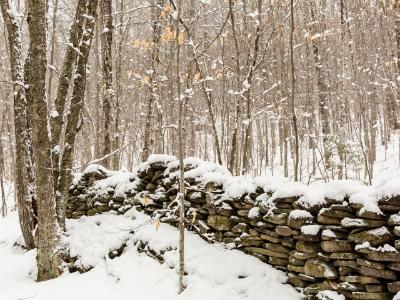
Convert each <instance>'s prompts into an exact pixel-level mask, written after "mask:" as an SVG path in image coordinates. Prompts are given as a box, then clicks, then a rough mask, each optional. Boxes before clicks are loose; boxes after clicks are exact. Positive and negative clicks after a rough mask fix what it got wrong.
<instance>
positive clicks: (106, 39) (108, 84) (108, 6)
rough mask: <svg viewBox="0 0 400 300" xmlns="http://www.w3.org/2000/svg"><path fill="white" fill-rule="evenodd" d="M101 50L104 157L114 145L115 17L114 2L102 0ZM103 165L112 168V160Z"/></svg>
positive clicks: (105, 160)
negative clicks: (113, 57)
mask: <svg viewBox="0 0 400 300" xmlns="http://www.w3.org/2000/svg"><path fill="white" fill-rule="evenodd" d="M100 13H101V21H102V22H101V24H102V26H101V29H102V31H101V49H102V61H103V66H102V70H103V81H104V94H103V113H104V123H103V124H104V131H103V134H104V140H103V153H102V154H103V156H105V155H107V154H109V153H110V152H111V145H112V132H111V131H112V124H113V121H112V105H113V99H114V90H113V78H112V77H113V66H112V64H113V61H112V43H113V29H114V27H113V17H112V0H101V2H100ZM102 164H103V165H104V167H106V168H110V158H106V159H104V160H102Z"/></svg>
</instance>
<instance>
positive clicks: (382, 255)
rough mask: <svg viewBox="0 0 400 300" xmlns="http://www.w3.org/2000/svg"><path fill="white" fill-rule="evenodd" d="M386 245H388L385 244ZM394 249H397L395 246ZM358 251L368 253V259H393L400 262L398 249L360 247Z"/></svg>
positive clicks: (392, 260)
mask: <svg viewBox="0 0 400 300" xmlns="http://www.w3.org/2000/svg"><path fill="white" fill-rule="evenodd" d="M385 246H386V245H385ZM393 250H396V249H394V248H393ZM356 251H358V252H360V253H364V254H366V257H367V259H370V260H375V261H391V262H400V253H399V252H398V251H397V250H396V251H383V249H382V250H381V249H376V248H370V247H369V248H360V249H357V248H356Z"/></svg>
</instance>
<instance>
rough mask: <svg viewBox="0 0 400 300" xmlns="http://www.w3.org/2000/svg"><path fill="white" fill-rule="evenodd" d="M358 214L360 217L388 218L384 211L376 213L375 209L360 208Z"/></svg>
mask: <svg viewBox="0 0 400 300" xmlns="http://www.w3.org/2000/svg"><path fill="white" fill-rule="evenodd" d="M356 215H357V217H359V218H362V219H371V220H384V219H385V218H386V217H385V215H384V214H382V213H376V212H373V211H368V210H366V209H359V210H358V211H357V213H356Z"/></svg>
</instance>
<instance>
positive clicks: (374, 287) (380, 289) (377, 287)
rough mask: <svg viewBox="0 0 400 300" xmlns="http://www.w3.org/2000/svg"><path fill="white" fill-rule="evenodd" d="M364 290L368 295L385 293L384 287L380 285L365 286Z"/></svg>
mask: <svg viewBox="0 0 400 300" xmlns="http://www.w3.org/2000/svg"><path fill="white" fill-rule="evenodd" d="M365 290H366V291H367V292H370V293H375V292H385V291H386V286H385V285H382V284H367V285H365Z"/></svg>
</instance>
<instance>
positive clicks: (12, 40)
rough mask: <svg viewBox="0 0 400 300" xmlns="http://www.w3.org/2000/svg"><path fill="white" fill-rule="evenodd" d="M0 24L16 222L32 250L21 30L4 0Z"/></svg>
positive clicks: (32, 208)
mask: <svg viewBox="0 0 400 300" xmlns="http://www.w3.org/2000/svg"><path fill="white" fill-rule="evenodd" d="M0 5H1V11H2V14H3V19H4V23H5V25H6V27H7V32H8V42H9V49H10V51H9V52H10V66H11V79H12V81H13V90H14V130H15V132H14V133H15V142H16V151H15V165H14V169H15V171H14V174H15V188H16V189H15V194H16V199H17V206H18V215H19V223H20V226H21V231H22V235H23V237H24V241H25V246H26V248H27V249H33V248H34V247H35V241H34V237H33V235H34V234H33V231H34V229H35V226H36V202H35V201H36V200H35V197H34V195H35V187H34V185H33V165H32V157H31V150H30V146H29V145H30V144H31V141H30V134H29V132H30V129H29V127H28V121H27V115H28V107H27V102H26V98H25V86H24V67H23V61H22V44H21V31H20V27H19V22H18V21H17V19H16V17H15V15H13V14H12V13H11V12H12V10H11V9H10V6H9V3H8V0H0Z"/></svg>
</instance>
